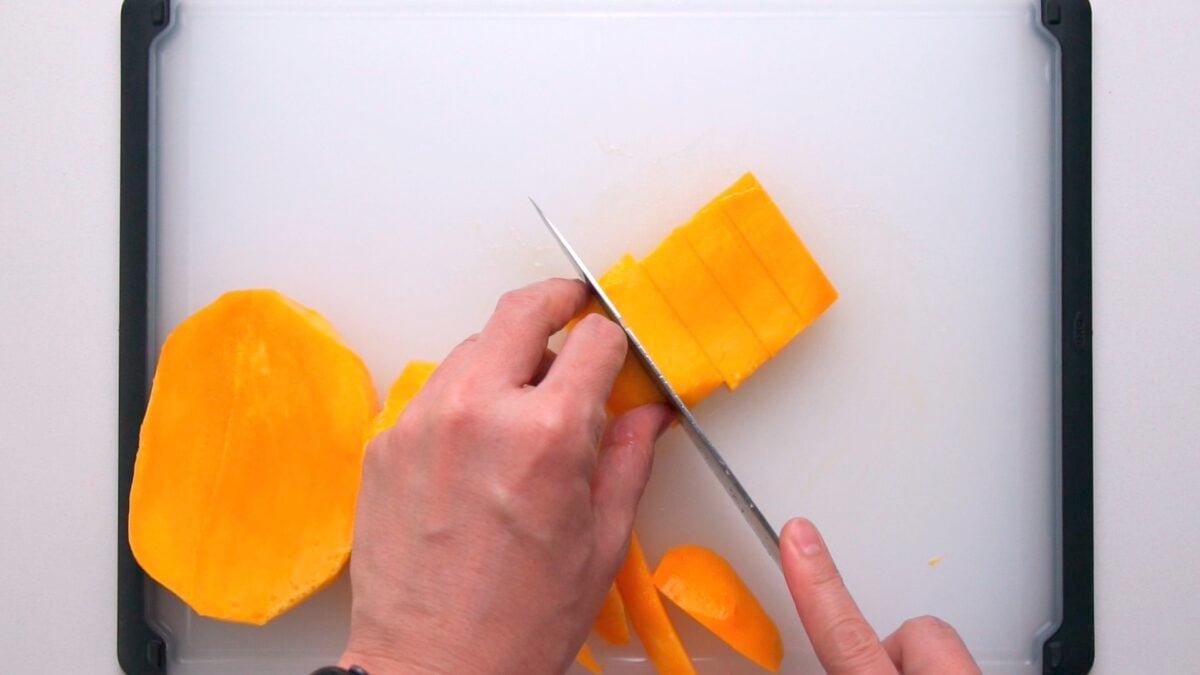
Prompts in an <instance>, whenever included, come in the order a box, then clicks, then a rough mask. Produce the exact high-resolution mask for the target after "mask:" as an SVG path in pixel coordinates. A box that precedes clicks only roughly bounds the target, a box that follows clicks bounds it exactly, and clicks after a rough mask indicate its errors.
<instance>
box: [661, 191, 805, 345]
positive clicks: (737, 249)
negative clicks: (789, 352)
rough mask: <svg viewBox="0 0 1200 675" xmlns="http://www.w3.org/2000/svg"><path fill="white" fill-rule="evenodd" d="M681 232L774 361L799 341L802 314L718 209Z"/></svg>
mask: <svg viewBox="0 0 1200 675" xmlns="http://www.w3.org/2000/svg"><path fill="white" fill-rule="evenodd" d="M682 229H683V233H684V236H686V237H687V240H688V243H689V244H691V246H692V249H693V250H695V252H696V255H697V256H699V258H700V260H701V261H703V262H704V266H705V267H706V268H708V271H709V273H711V274H712V276H713V278H714V279H716V280H717V284H719V285H720V286H721V289H722V290H724V291H725V295H727V296H728V297H729V299H730V300H731V301H732V302H733V304H734V306H735V307H737V309H738V311H739V312H740V313H741V315H742V317H743V318H744V319H745V320H746V323H747V324H749V325H750V328H751V329H753V330H754V334H755V335H756V336H758V339H759V341H760V342H762V344H763V346H764V347H766V349H767V352H768V353H769V354H771V356H774V355H775V354H777V353H778V352H779V350H781V349H783V347H784V345H786V344H787V343H788V342H789V341H791V339H792V338H794V337H796V334H797V333H799V332H800V329H801V328H803V325H802V324H801V322H800V315H799V314H797V313H796V310H795V309H794V308H793V307H792V304H791V302H789V301H788V299H787V296H785V295H784V294H783V291H782V290H781V289H780V288H779V285H778V284H776V283H775V280H774V279H773V278H771V275H770V274H768V273H767V270H766V268H765V267H763V264H762V262H760V261H759V259H758V257H757V256H755V255H754V252H753V251H751V250H750V247H749V246H747V245H746V241H745V240H744V239H743V238H742V236H741V235H740V234H738V232H737V231H736V230H734V229H733V223H731V222H729V217H728V216H726V215H725V212H724V211H723V210H722V209H721V208H720V207H719V206H713V205H711V204H710V205H708V206H705V207H704V208H703V209H700V211H699V212H698V213H697V214H696V215H694V216H692V219H691V220H690V221H688V223H687V224H686V225H684V226H683V228H682Z"/></svg>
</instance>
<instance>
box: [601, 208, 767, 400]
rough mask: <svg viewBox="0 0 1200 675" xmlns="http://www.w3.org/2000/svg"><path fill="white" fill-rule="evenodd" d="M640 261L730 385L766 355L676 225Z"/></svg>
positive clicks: (740, 380) (745, 374) (734, 387)
mask: <svg viewBox="0 0 1200 675" xmlns="http://www.w3.org/2000/svg"><path fill="white" fill-rule="evenodd" d="M641 265H642V268H643V269H645V270H646V274H647V275H649V277H650V279H651V281H653V282H654V285H655V286H657V287H658V290H659V291H661V292H662V294H663V297H665V298H666V299H667V302H668V303H670V305H671V307H672V308H673V309H674V310H675V313H676V314H677V315H679V318H680V319H681V320H682V321H683V324H684V325H685V326H687V328H688V330H689V331H691V333H692V335H693V336H695V338H696V341H697V342H699V343H700V347H701V348H702V349H704V353H705V354H707V355H708V358H709V359H710V360H711V361H712V362H713V364H714V365H716V367H717V370H719V371H721V375H722V377H723V378H724V380H725V384H726V385H728V386H729V388H730V389H737V386H738V385H739V384H741V383H742V380H744V379H746V378H747V377H749V376H750V374H751V373H753V372H754V371H755V370H757V369H758V367H759V366H761V365H762V364H763V362H765V361H766V360H767V359H768V358H769V357H770V354H768V353H767V350H766V348H764V347H763V345H762V343H761V342H759V340H758V336H756V335H755V334H754V331H752V330H751V329H750V326H749V325H747V324H746V320H745V319H743V318H742V315H741V313H740V312H738V310H737V308H736V307H734V305H733V303H732V302H730V301H729V298H728V297H727V296H726V295H725V291H724V290H722V289H721V286H720V285H718V284H717V281H716V279H714V278H713V276H712V274H710V273H709V271H708V268H707V267H706V266H705V265H704V263H703V262H702V261H701V260H700V257H699V256H697V255H696V252H695V251H694V250H692V246H691V244H689V243H688V241H687V237H686V236H685V234H684V233H683V232H682V231H680V230H678V229H677V230H675V231H674V232H672V233H671V234H670V235H668V236H667V238H666V239H664V240H663V241H662V243H660V244H659V245H658V247H657V248H655V249H654V250H653V251H651V253H650V255H647V256H646V257H645V258H644V259H643V260H642V262H641ZM618 307H619V305H618ZM634 332H635V333H636V332H637V331H636V330H635V331H634ZM651 353H652V354H653V352H651Z"/></svg>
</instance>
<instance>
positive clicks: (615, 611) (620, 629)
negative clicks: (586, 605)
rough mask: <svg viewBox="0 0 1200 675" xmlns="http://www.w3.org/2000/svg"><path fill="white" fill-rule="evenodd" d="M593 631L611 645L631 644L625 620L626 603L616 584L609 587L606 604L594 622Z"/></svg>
mask: <svg viewBox="0 0 1200 675" xmlns="http://www.w3.org/2000/svg"><path fill="white" fill-rule="evenodd" d="M592 630H594V631H596V634H597V635H599V636H600V637H601V638H603V639H604V641H605V642H607V643H608V644H610V645H623V644H627V643H628V642H629V624H628V623H627V622H626V619H625V603H623V602H621V592H620V591H618V590H617V584H616V582H613V583H612V584H610V585H609V587H608V594H607V595H605V596H604V604H603V605H601V606H600V612H599V613H598V614H596V620H595V621H593V622H592Z"/></svg>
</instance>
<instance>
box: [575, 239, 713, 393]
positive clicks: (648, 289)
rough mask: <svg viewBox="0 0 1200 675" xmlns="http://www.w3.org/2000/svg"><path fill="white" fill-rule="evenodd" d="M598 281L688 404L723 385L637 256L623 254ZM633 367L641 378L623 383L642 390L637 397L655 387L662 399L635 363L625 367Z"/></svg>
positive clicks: (698, 345)
mask: <svg viewBox="0 0 1200 675" xmlns="http://www.w3.org/2000/svg"><path fill="white" fill-rule="evenodd" d="M599 281H600V286H601V287H602V288H603V289H604V292H605V293H607V294H608V297H609V298H610V299H611V300H612V301H613V304H614V305H616V306H617V309H618V310H619V311H620V312H621V317H622V318H623V319H624V320H625V323H626V324H628V325H629V327H630V328H631V329H633V332H634V334H636V335H637V336H638V339H639V340H640V341H641V342H642V346H644V347H645V348H646V351H647V352H649V353H650V355H651V357H652V358H653V359H654V363H655V364H656V365H658V367H659V369H660V370H662V373H663V376H664V377H666V378H667V381H668V382H670V383H671V386H673V387H674V388H675V390H676V391H677V392H678V393H679V397H680V398H682V399H683V401H684V403H686V404H688V405H689V406H691V405H694V404H695V403H697V402H699V401H700V400H701V399H703V398H704V397H705V396H708V395H709V394H710V393H712V391H713V390H714V389H716V388H717V387H718V386H719V385H720V384H721V382H722V381H723V379H722V377H721V373H720V371H718V370H717V368H716V366H714V365H713V364H712V361H710V360H709V358H708V356H707V355H706V354H705V353H704V350H703V349H702V348H701V347H700V344H699V343H698V342H697V341H696V338H695V337H694V336H693V335H692V333H691V331H689V330H688V329H687V326H685V325H684V324H683V322H682V321H680V320H679V316H678V315H677V314H676V313H675V310H674V309H672V308H671V305H670V303H669V302H667V299H666V298H664V297H663V295H662V293H661V292H659V290H658V287H657V286H655V285H654V282H653V281H652V280H651V279H650V277H649V276H647V275H646V272H645V270H643V269H642V267H641V266H640V265H638V264H637V263H636V262H635V261H634V259H633V256H630V255H625V256H622V257H621V259H620V260H618V261H617V264H615V265H613V266H612V267H611V268H609V270H608V271H607V272H605V273H604V275H603V276H601V277H600V279H599ZM634 368H636V370H637V371H639V373H638V374H639V376H640V377H641V378H642V380H643V382H636V383H633V384H626V383H621V387H626V388H628V389H629V390H631V391H632V392H635V393H636V392H640V394H638V395H639V396H649V395H650V394H649V392H650V391H653V392H654V394H653V396H654V398H653V399H652V400H655V401H661V400H662V397H661V396H660V395H659V394H658V390H657V388H655V387H654V385H653V382H652V381H651V380H650V379H649V378H648V377H646V376H645V374H644V373H641V372H640V371H641V367H640V366H638V365H637V364H636V362H635V363H634V364H633V366H632V367H631V368H628V369H627V370H632V369H634ZM616 389H617V387H614V390H616ZM643 402H650V401H643ZM626 409H627V408H626Z"/></svg>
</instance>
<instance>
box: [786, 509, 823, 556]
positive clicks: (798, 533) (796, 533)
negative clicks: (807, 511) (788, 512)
mask: <svg viewBox="0 0 1200 675" xmlns="http://www.w3.org/2000/svg"><path fill="white" fill-rule="evenodd" d="M792 523H793V524H792V525H791V526H790V527H788V528H787V544H788V546H791V547H792V552H793V553H797V554H800V555H805V556H813V555H816V554H818V553H820V552H821V549H822V545H821V543H822V542H821V535H820V533H818V532H817V528H816V527H814V526H813V524H812V523H810V522H809V521H807V520H805V519H803V518H797V519H796V520H793V521H792Z"/></svg>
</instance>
